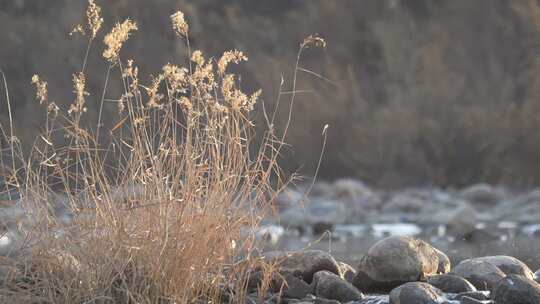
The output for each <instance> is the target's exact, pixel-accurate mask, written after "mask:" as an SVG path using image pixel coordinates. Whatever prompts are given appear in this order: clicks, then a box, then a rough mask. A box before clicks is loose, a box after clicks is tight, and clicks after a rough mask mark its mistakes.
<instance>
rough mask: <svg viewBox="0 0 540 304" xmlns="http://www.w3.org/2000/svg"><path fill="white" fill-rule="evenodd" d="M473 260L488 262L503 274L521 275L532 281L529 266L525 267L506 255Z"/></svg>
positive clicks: (532, 275)
mask: <svg viewBox="0 0 540 304" xmlns="http://www.w3.org/2000/svg"><path fill="white" fill-rule="evenodd" d="M474 260H477V261H483V262H488V263H490V264H492V265H495V266H497V267H498V268H499V269H500V270H502V271H503V272H504V273H505V274H507V275H509V274H517V275H522V276H524V277H526V278H528V279H533V278H534V274H533V272H532V270H531V269H530V268H529V266H527V265H525V263H523V262H522V261H520V260H518V259H516V258H514V257H511V256H507V255H495V256H487V257H480V258H475V259H474Z"/></svg>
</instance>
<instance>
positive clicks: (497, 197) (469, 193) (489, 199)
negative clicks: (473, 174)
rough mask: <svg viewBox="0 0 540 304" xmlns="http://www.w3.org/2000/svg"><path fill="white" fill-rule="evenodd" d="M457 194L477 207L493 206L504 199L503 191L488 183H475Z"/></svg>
mask: <svg viewBox="0 0 540 304" xmlns="http://www.w3.org/2000/svg"><path fill="white" fill-rule="evenodd" d="M459 195H460V196H461V197H462V198H463V199H465V200H467V201H468V202H470V203H471V204H472V205H473V206H475V207H477V208H484V207H493V206H495V205H496V204H497V203H498V202H500V201H501V200H503V199H504V193H503V192H502V191H501V190H500V189H498V188H495V187H493V186H491V185H488V184H476V185H472V186H470V187H467V188H465V189H463V190H461V192H460V193H459Z"/></svg>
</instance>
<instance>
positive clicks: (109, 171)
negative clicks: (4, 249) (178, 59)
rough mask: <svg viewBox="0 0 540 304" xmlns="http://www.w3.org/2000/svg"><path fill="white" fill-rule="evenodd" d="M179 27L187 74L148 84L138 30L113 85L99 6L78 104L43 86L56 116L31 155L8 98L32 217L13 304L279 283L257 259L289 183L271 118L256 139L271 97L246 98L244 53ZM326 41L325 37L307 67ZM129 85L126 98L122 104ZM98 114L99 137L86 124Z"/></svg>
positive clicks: (174, 68)
mask: <svg viewBox="0 0 540 304" xmlns="http://www.w3.org/2000/svg"><path fill="white" fill-rule="evenodd" d="M170 21H171V22H172V30H171V32H174V34H175V35H176V38H177V39H178V41H179V43H182V44H183V46H184V48H185V50H186V51H185V52H184V54H187V55H188V58H187V60H186V66H185V67H182V66H179V65H175V64H171V63H168V64H165V65H164V66H163V67H162V69H161V71H160V72H159V73H158V74H156V75H154V76H152V77H151V78H150V81H149V82H148V83H145V82H143V81H142V80H141V77H140V75H139V68H138V67H137V63H136V61H134V60H125V59H123V58H124V57H123V56H122V55H121V54H122V53H123V52H124V51H125V50H128V49H129V48H127V47H126V43H127V41H128V39H130V38H131V36H132V35H133V34H134V33H136V31H137V30H138V28H139V27H140V26H139V25H138V24H137V23H136V22H135V21H133V20H130V19H125V21H122V22H118V23H116V25H114V27H113V28H112V30H111V31H110V32H109V33H108V34H106V35H104V39H103V41H104V44H105V49H104V51H103V52H102V55H103V57H104V58H105V59H106V61H107V62H108V69H107V73H106V76H105V77H104V78H103V77H102V75H99V74H98V75H93V74H92V73H90V71H89V70H91V69H89V64H88V58H90V56H92V53H93V52H92V51H93V48H94V47H95V46H96V45H98V44H99V40H98V38H99V37H101V36H100V35H101V33H100V32H101V30H102V27H103V19H102V17H101V10H100V7H99V6H97V5H96V4H95V3H94V1H92V0H89V6H88V9H87V13H86V22H85V24H83V25H79V26H76V27H75V29H74V31H73V35H83V36H84V37H86V39H87V46H88V47H87V51H86V53H85V54H83V58H84V59H83V62H82V64H81V65H80V69H79V70H78V71H76V72H75V73H73V75H72V85H73V93H74V98H73V99H72V102H71V103H70V104H69V105H67V106H64V105H65V104H64V103H58V104H57V103H55V102H54V101H53V100H52V99H51V98H50V96H49V93H50V91H49V85H48V83H47V82H46V81H45V77H40V76H37V75H35V76H34V77H32V80H31V83H32V84H33V85H34V86H35V88H36V100H37V101H38V103H39V104H40V107H41V110H42V111H44V112H45V113H46V114H45V125H44V127H43V128H42V129H41V130H42V133H41V134H40V135H39V136H38V137H37V138H36V139H35V142H34V144H33V145H32V148H31V149H29V153H24V151H25V150H26V148H24V147H23V146H22V143H21V142H20V140H19V139H18V138H17V137H16V136H15V135H16V134H15V131H16V130H17V127H19V124H18V122H17V121H14V119H13V116H12V107H11V104H12V103H11V102H10V98H9V96H6V97H7V98H6V99H7V101H8V102H7V106H8V109H9V113H8V117H9V119H8V123H7V124H6V125H2V131H3V136H2V139H3V140H4V142H5V143H6V151H5V153H3V154H2V159H1V161H2V166H3V167H4V168H7V169H6V172H4V174H6V178H7V183H6V186H7V187H11V188H15V189H16V190H17V191H18V192H20V194H21V196H22V199H21V202H22V204H23V205H24V207H25V210H26V216H25V217H24V219H22V220H21V221H20V222H18V223H15V225H17V226H19V228H20V230H21V235H19V238H18V239H16V240H15V241H17V244H16V245H17V248H16V250H15V251H13V252H11V254H10V256H11V257H12V258H5V259H3V260H2V266H1V267H2V268H1V270H2V271H6V272H9V273H10V276H8V277H7V279H6V282H4V285H2V288H0V299H1V300H0V301H2V302H5V303H15V302H16V303H187V302H201V303H207V302H219V301H225V302H228V301H229V300H230V301H233V302H242V301H243V292H244V288H245V286H246V284H247V281H246V280H247V275H248V272H249V271H250V269H251V270H252V269H253V268H254V267H256V266H264V267H265V268H266V269H268V273H271V272H272V267H271V265H260V261H257V259H256V255H257V252H256V250H257V246H256V245H257V241H256V239H255V238H254V229H255V227H256V226H257V225H258V224H259V221H260V220H261V219H262V217H263V216H264V214H265V212H268V211H269V210H268V201H269V200H271V199H272V197H273V195H274V193H275V192H274V190H273V189H275V186H276V185H282V184H283V181H282V180H281V179H280V177H281V175H280V172H279V168H278V167H277V161H278V156H279V155H280V152H281V150H282V148H283V137H282V136H280V137H277V136H276V135H275V131H274V130H273V129H272V125H273V123H274V122H273V120H271V119H270V118H269V119H268V121H266V123H265V125H266V126H267V129H266V131H265V132H264V134H262V135H259V138H262V140H258V141H257V143H254V142H252V139H253V132H254V125H253V122H252V121H251V117H252V114H251V112H252V111H253V108H254V106H255V104H256V103H257V101H258V99H259V96H260V94H261V92H260V91H255V92H253V93H251V94H246V93H244V92H243V91H242V90H240V89H239V87H238V85H239V81H238V76H236V75H235V74H232V73H229V72H228V70H229V65H231V64H233V63H234V64H238V63H240V62H242V61H246V60H247V57H246V56H245V55H244V54H243V53H242V52H239V51H230V52H225V53H224V54H223V55H222V56H221V57H220V59H219V60H214V59H213V58H207V57H205V56H204V55H203V53H202V52H201V51H198V50H191V47H190V43H189V41H190V40H189V34H190V29H189V25H188V23H187V22H186V20H185V19H184V15H183V14H182V13H181V12H177V13H175V14H173V15H172V16H171V18H170ZM168 28H169V29H170V28H171V27H170V26H169V27H168ZM165 30H166V29H163V31H165ZM322 43H323V41H322V40H321V39H320V38H317V37H311V38H310V39H308V40H306V41H305V42H304V44H302V46H301V50H300V53H299V54H298V56H299V57H300V54H301V52H302V50H303V49H304V48H307V47H308V46H309V45H311V44H313V45H317V44H322ZM115 75H118V76H119V78H118V79H116V80H115ZM94 77H101V81H103V82H104V83H105V86H104V88H103V90H102V91H99V90H98V91H95V90H91V89H89V88H88V82H89V79H93V78H94ZM115 81H116V82H117V84H118V83H119V84H120V86H121V87H122V89H123V91H122V94H119V95H118V96H117V98H111V97H110V96H111V95H112V94H114V91H113V92H111V91H110V90H109V87H108V85H109V84H111V85H114V83H115ZM12 98H14V97H12ZM96 100H97V102H96ZM96 104H97V105H98V106H97V109H96V108H95V107H96ZM105 104H109V105H110V104H114V108H115V110H116V116H112V115H110V113H109V112H107V115H104V114H105V109H104V107H105ZM35 106H38V105H35ZM107 110H108V109H107ZM91 111H92V112H95V113H97V122H98V125H97V127H96V126H90V127H88V126H86V125H85V122H88V120H86V119H87V118H86V116H87V115H88V112H91ZM270 116H271V115H268V116H267V117H270ZM105 120H108V121H107V122H106V125H107V126H112V128H104V127H103V122H104V121H105ZM253 151H256V152H253ZM271 185H273V186H271ZM54 192H56V193H59V192H61V193H64V194H65V197H63V196H60V195H58V194H57V195H53V194H52V193H54ZM62 197H63V199H62ZM261 288H263V289H264V288H265V286H264V284H263V285H262V286H261ZM228 289H232V290H234V293H230V292H229V293H227V292H225V291H226V290H228ZM232 294H234V297H232V298H231V299H227V297H230V296H231V295H232ZM242 303H243V302H242Z"/></svg>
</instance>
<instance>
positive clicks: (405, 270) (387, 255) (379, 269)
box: [353, 236, 439, 292]
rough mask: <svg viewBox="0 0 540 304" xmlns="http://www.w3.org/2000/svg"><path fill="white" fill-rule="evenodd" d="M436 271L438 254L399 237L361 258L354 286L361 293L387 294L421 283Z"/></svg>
mask: <svg viewBox="0 0 540 304" xmlns="http://www.w3.org/2000/svg"><path fill="white" fill-rule="evenodd" d="M438 269H439V252H438V251H437V250H436V249H435V248H434V247H432V246H431V245H429V244H428V243H426V242H424V241H422V240H419V239H415V238H411V237H403V236H393V237H388V238H385V239H383V240H381V241H379V242H377V243H376V244H375V245H373V246H372V247H371V248H370V249H369V250H368V253H367V255H365V256H363V257H362V259H361V260H360V263H359V265H358V269H357V274H356V277H355V278H354V280H353V284H354V286H356V287H357V288H358V289H360V290H361V291H363V292H388V291H390V290H392V289H393V288H395V287H397V286H399V285H401V284H403V283H406V282H414V281H420V280H424V279H425V278H426V277H427V276H428V275H432V274H436V273H437V271H438Z"/></svg>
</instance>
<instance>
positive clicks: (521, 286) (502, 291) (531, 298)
mask: <svg viewBox="0 0 540 304" xmlns="http://www.w3.org/2000/svg"><path fill="white" fill-rule="evenodd" d="M493 299H494V300H495V303H497V304H540V284H538V283H537V282H536V281H534V280H531V279H528V278H526V277H524V276H520V275H514V274H510V275H508V276H507V277H506V278H504V279H502V280H500V281H499V283H498V284H497V286H496V287H495V290H494V293H493Z"/></svg>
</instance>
